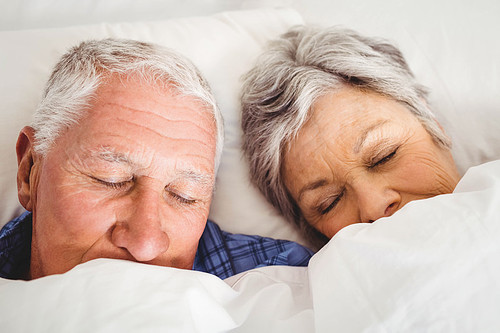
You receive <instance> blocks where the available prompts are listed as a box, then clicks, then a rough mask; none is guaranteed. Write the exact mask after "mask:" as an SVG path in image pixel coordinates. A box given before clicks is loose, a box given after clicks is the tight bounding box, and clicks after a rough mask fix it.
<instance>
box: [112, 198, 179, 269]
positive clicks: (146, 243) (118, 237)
mask: <svg viewBox="0 0 500 333" xmlns="http://www.w3.org/2000/svg"><path fill="white" fill-rule="evenodd" d="M158 200H159V199H157V198H155V196H154V195H145V194H141V195H138V196H137V197H135V198H134V200H132V201H131V203H130V204H129V205H128V206H127V207H126V210H127V211H128V212H127V213H125V214H119V215H121V216H123V217H124V218H123V219H122V220H119V221H117V223H116V225H115V227H114V229H113V231H112V235H111V241H112V242H113V244H114V245H115V246H117V247H120V248H123V249H126V250H127V251H128V252H129V253H130V254H131V255H132V256H133V257H134V259H135V260H137V261H140V262H147V261H151V260H153V259H155V258H157V257H158V256H159V255H161V254H162V253H164V252H166V251H167V249H168V247H169V243H170V240H169V237H168V235H167V233H166V232H165V231H164V230H163V228H162V220H161V216H160V212H159V205H160V203H159V202H158Z"/></svg>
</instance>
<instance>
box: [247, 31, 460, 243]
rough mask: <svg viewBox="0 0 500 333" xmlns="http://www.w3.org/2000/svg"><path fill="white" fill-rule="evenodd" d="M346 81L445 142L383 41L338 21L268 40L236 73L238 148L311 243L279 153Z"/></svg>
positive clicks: (422, 93) (318, 237)
mask: <svg viewBox="0 0 500 333" xmlns="http://www.w3.org/2000/svg"><path fill="white" fill-rule="evenodd" d="M346 85H347V86H351V87H357V88H359V89H363V90H369V91H373V92H376V93H379V94H382V95H385V96H388V97H390V98H392V99H394V100H396V101H398V102H400V103H402V104H403V105H405V106H406V107H407V109H408V110H409V111H411V112H412V113H413V114H414V115H415V116H416V117H417V118H418V119H419V120H420V122H421V123H422V125H423V126H424V127H425V129H426V130H427V131H428V132H429V133H430V135H431V136H432V137H433V139H434V140H435V142H436V143H437V144H438V145H440V146H442V147H446V148H450V146H451V143H450V141H449V139H448V137H447V136H446V135H445V134H444V132H443V131H442V129H441V128H440V127H439V125H438V123H437V122H436V120H435V119H434V116H433V114H432V112H431V111H430V110H429V108H428V107H427V104H428V103H427V92H426V89H425V88H424V87H423V86H422V85H420V84H419V83H418V82H417V81H416V80H415V77H414V76H413V74H412V72H411V71H410V69H409V67H408V65H407V63H406V61H405V59H404V58H403V55H402V54H401V52H400V51H399V50H398V49H397V48H396V47H395V46H393V45H391V44H390V43H388V42H387V41H384V40H381V39H376V38H369V37H365V36H361V35H359V34H358V33H356V32H355V31H352V30H349V29H344V28H340V27H330V28H319V27H312V26H298V27H294V28H292V29H291V30H289V31H288V32H287V33H285V34H283V35H282V36H281V37H280V38H279V39H277V40H274V41H272V42H270V44H269V45H268V48H267V50H266V51H265V52H264V53H263V54H262V55H261V56H260V57H259V58H258V60H257V64H256V65H255V67H254V68H253V69H251V70H250V71H249V72H248V73H247V74H246V75H245V76H244V84H243V88H242V89H243V90H242V96H241V103H242V110H243V111H242V112H243V114H242V128H243V133H244V139H243V149H244V152H245V155H246V156H247V158H248V161H249V164H250V165H249V166H250V175H251V176H250V177H251V180H252V182H253V183H254V184H255V185H256V186H257V187H258V188H259V189H260V191H261V192H262V193H263V194H264V196H265V197H266V199H267V200H268V201H269V202H270V203H271V204H272V205H273V206H274V207H276V208H277V209H278V210H279V211H280V212H281V213H282V214H283V215H284V216H285V218H286V219H287V220H288V221H290V222H292V223H293V224H294V225H295V226H297V227H298V228H299V229H300V230H301V232H302V233H303V234H304V235H305V236H306V237H307V238H308V240H309V241H310V242H311V244H312V245H313V246H316V247H320V246H322V245H324V244H325V243H326V242H327V241H328V239H327V238H326V237H325V236H324V235H322V234H321V233H319V232H318V231H317V230H316V229H314V228H313V227H311V226H310V225H309V224H308V223H307V221H305V219H304V217H303V215H302V213H301V212H300V209H299V207H298V205H297V204H296V203H295V202H294V200H293V198H292V196H291V195H290V193H289V192H288V190H287V188H286V186H285V185H284V180H283V174H282V168H283V165H282V163H283V156H284V153H285V151H286V149H288V146H289V144H290V143H291V142H292V141H293V140H294V138H295V137H296V135H297V134H298V132H299V130H300V129H301V128H302V126H303V125H304V123H305V122H306V121H307V120H308V119H309V117H310V114H309V110H310V109H311V106H312V105H313V104H314V103H315V101H316V100H317V99H318V98H319V97H321V96H323V95H324V94H326V93H328V92H331V91H335V90H338V89H341V88H342V87H345V86H346Z"/></svg>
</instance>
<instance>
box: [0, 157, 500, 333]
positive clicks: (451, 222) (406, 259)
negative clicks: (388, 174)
mask: <svg viewBox="0 0 500 333" xmlns="http://www.w3.org/2000/svg"><path fill="white" fill-rule="evenodd" d="M499 213H500V161H495V162H490V163H487V164H484V165H482V166H479V167H476V168H472V169H471V170H469V172H468V173H467V174H466V175H465V176H464V178H463V179H462V180H461V182H460V183H459V185H458V187H457V189H456V190H455V193H454V194H450V195H442V196H438V197H435V198H432V199H427V200H421V201H415V202H412V203H410V204H408V205H407V206H405V208H404V209H402V210H400V211H398V212H397V213H396V214H395V215H393V216H392V217H390V218H384V219H381V220H378V221H377V222H375V223H373V224H356V225H352V226H349V227H347V228H344V229H343V230H342V231H341V232H339V233H338V234H337V235H336V236H335V237H334V238H333V239H332V240H331V241H330V242H329V243H328V245H327V246H326V247H324V248H323V249H322V250H321V251H320V252H318V253H317V254H316V255H315V256H314V257H313V258H312V260H311V263H310V265H309V267H308V268H294V267H266V268H263V269H257V270H252V271H249V272H246V273H242V274H239V275H237V276H234V277H232V278H230V279H227V280H225V281H222V280H220V279H218V278H217V277H215V276H211V275H209V274H204V273H199V272H192V271H183V270H177V269H171V268H162V267H155V266H148V265H142V264H136V263H132V262H126V261H119V260H109V259H99V260H95V261H91V262H88V263H86V264H83V265H80V266H77V267H76V268H74V269H73V270H71V271H70V272H68V273H66V274H62V275H56V276H49V277H46V278H42V279H38V280H35V281H30V282H24V281H10V280H1V279H0V331H2V332H160V331H161V332H224V331H235V332H287V333H288V332H314V331H316V332H498V331H499V330H500V316H499V312H500V310H499V309H500V214H499Z"/></svg>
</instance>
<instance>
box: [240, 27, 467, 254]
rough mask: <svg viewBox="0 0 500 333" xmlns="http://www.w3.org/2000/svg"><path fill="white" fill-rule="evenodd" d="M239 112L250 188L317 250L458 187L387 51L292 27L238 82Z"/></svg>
mask: <svg viewBox="0 0 500 333" xmlns="http://www.w3.org/2000/svg"><path fill="white" fill-rule="evenodd" d="M242 106H243V115H242V127H243V131H244V150H245V153H246V156H247V157H248V160H249V163H250V170H251V178H252V181H253V182H254V183H255V184H256V185H257V187H258V188H259V189H260V191H261V192H262V193H263V194H264V196H265V197H266V198H267V200H268V201H269V202H270V203H271V204H273V205H274V206H275V207H276V208H277V209H278V210H279V211H280V212H281V213H282V214H283V215H284V216H285V217H286V218H287V220H288V221H290V222H292V223H293V224H295V225H296V226H298V227H299V228H300V230H301V231H302V232H303V234H304V235H305V236H306V237H307V238H308V239H309V240H310V241H311V244H312V245H313V246H316V247H318V248H319V247H321V246H322V245H324V244H325V243H326V242H327V241H328V240H329V239H330V238H331V237H333V236H334V235H335V233H337V232H338V231H339V230H340V229H342V228H343V227H345V226H348V225H350V224H353V223H359V222H365V223H371V222H374V221H376V220H377V219H379V218H381V217H385V216H390V215H392V214H394V212H396V211H397V210H399V209H401V208H402V207H403V206H404V205H406V204H407V203H408V202H410V201H412V200H417V199H424V198H429V197H433V196H436V195H439V194H444V193H450V192H452V191H453V189H454V188H455V186H456V184H457V183H458V181H459V179H460V176H459V173H458V171H457V168H456V166H455V162H454V160H453V157H452V155H451V152H450V147H451V143H450V140H449V138H448V137H447V136H446V134H445V133H444V131H443V129H442V128H441V127H440V125H439V124H438V122H437V121H436V119H435V118H434V115H433V114H432V112H431V110H430V109H429V106H428V102H427V94H426V90H425V89H424V87H423V86H421V85H420V84H419V83H418V82H417V81H416V80H415V78H414V76H413V74H412V72H411V71H410V69H409V67H408V65H407V63H406V61H405V59H404V58H403V56H402V54H401V52H400V51H399V50H398V49H397V48H396V47H394V46H393V45H391V44H389V43H387V42H386V41H383V40H379V39H374V38H368V37H365V36H361V35H359V34H357V33H356V32H354V31H351V30H346V29H340V28H336V27H332V28H328V29H321V28H315V27H305V26H301V27H295V28H293V29H292V30H290V31H289V32H287V33H286V34H284V35H283V36H282V37H281V38H280V39H278V40H276V41H274V42H273V43H271V44H270V46H269V49H268V50H267V51H266V52H265V53H264V54H263V55H262V56H261V57H260V58H259V60H258V62H257V64H256V66H255V67H254V68H253V69H252V70H251V71H250V72H249V73H248V74H247V75H246V76H245V82H244V86H243V94H242Z"/></svg>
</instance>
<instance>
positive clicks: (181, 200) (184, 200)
mask: <svg viewBox="0 0 500 333" xmlns="http://www.w3.org/2000/svg"><path fill="white" fill-rule="evenodd" d="M168 193H169V194H170V195H171V196H172V197H173V198H174V199H175V200H177V201H178V202H179V203H181V204H183V205H193V204H195V203H197V202H198V201H197V200H196V199H187V198H185V197H183V196H181V195H179V194H177V193H175V192H168Z"/></svg>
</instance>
